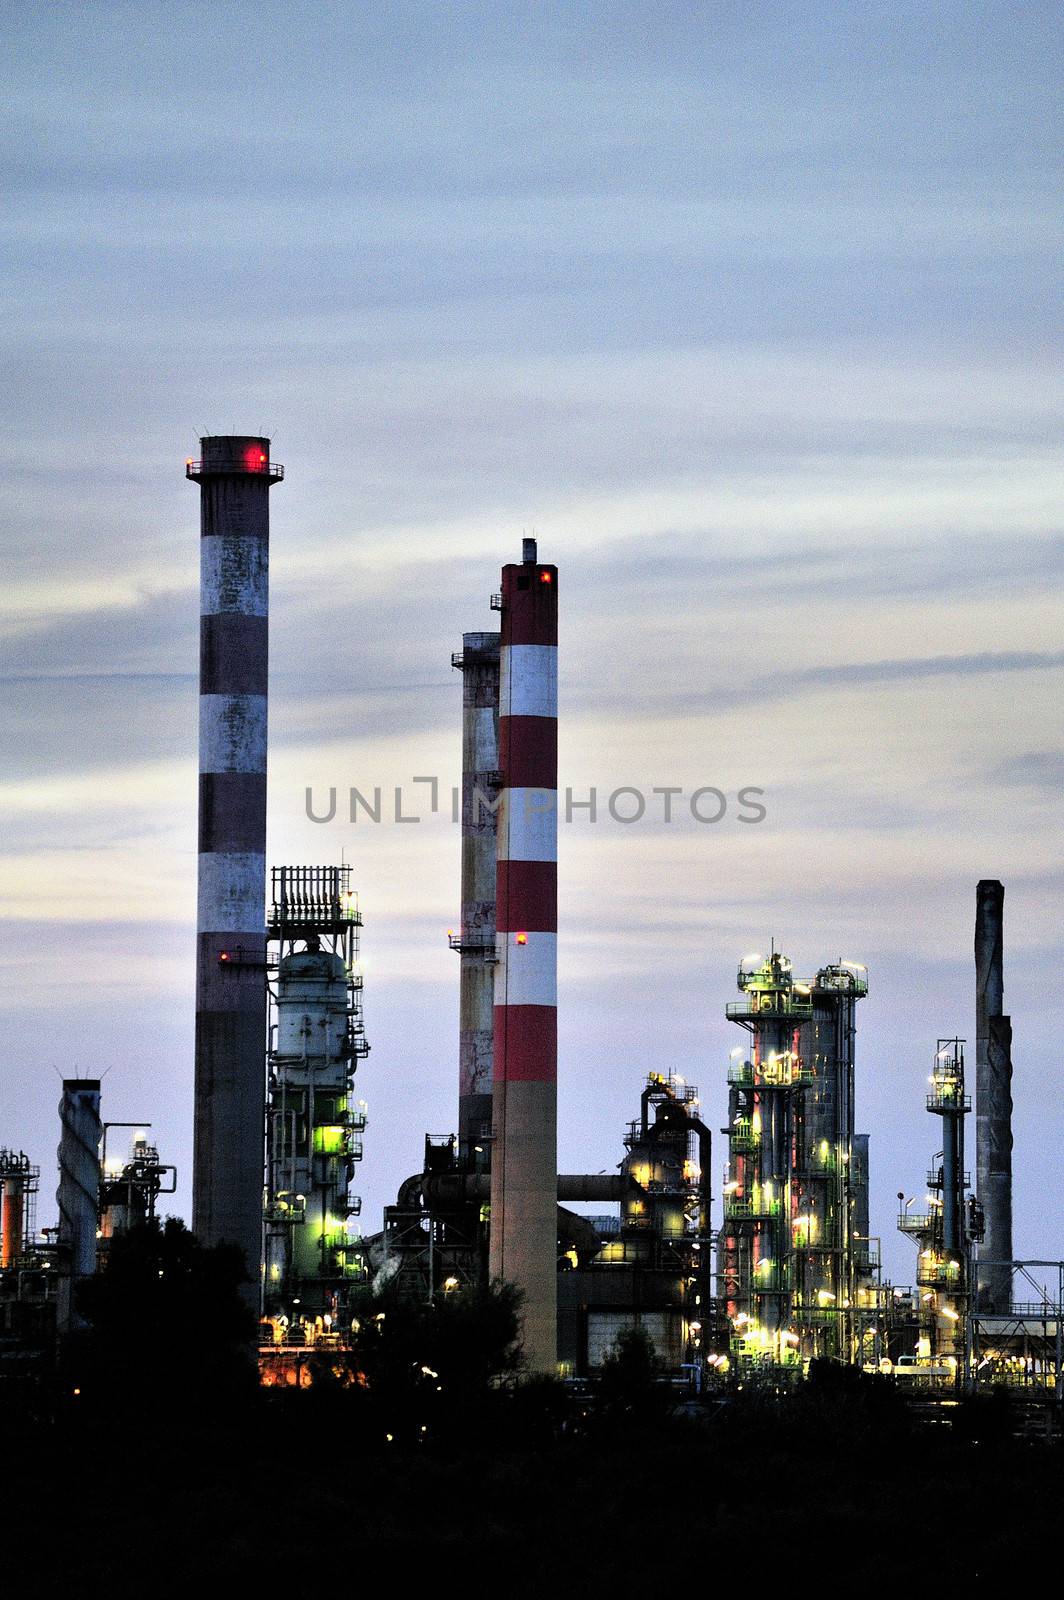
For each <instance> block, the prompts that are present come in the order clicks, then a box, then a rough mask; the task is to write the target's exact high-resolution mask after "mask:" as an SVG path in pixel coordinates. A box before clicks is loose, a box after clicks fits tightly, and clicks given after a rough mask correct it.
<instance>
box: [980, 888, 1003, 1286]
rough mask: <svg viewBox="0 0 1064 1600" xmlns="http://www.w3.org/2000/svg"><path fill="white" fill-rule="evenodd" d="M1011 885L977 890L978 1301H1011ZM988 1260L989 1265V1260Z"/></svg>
mask: <svg viewBox="0 0 1064 1600" xmlns="http://www.w3.org/2000/svg"><path fill="white" fill-rule="evenodd" d="M1004 922H1005V890H1004V887H1003V886H1002V884H1000V883H999V882H998V881H997V879H996V878H982V879H980V882H979V885H978V888H977V889H976V897H975V1047H976V1056H975V1107H976V1114H975V1159H976V1193H977V1194H978V1196H979V1199H980V1201H981V1202H982V1206H983V1213H984V1216H985V1218H986V1234H985V1237H984V1240H983V1244H982V1246H981V1248H980V1251H979V1256H980V1266H979V1275H978V1293H977V1298H978V1307H979V1310H980V1311H985V1312H1006V1311H1008V1310H1009V1308H1010V1306H1011V1303H1012V1271H1011V1267H1010V1265H1009V1263H1010V1262H1011V1261H1012V1019H1011V1018H1010V1017H1007V1016H1005V1015H1004V1014H1003V1010H1002V1008H1003V1006H1004V1003H1005V984H1004V963H1003V946H1004ZM984 1261H985V1262H986V1263H987V1265H986V1266H983V1265H982V1263H983V1262H984Z"/></svg>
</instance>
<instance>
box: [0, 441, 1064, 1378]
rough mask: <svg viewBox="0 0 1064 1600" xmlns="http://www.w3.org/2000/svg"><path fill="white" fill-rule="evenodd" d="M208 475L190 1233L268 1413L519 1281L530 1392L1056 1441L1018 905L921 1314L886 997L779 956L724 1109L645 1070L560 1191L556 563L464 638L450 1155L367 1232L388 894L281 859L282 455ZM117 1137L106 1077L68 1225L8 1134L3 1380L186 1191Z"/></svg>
mask: <svg viewBox="0 0 1064 1600" xmlns="http://www.w3.org/2000/svg"><path fill="white" fill-rule="evenodd" d="M186 475H187V477H188V478H189V479H190V480H191V481H192V482H194V483H195V484H197V485H198V487H199V495H200V516H201V539H200V551H201V601H202V603H201V648H200V677H199V685H200V699H199V707H200V732H199V752H200V760H199V855H198V910H197V932H196V989H195V1009H196V1035H195V1103H194V1158H193V1159H194V1166H193V1173H192V1195H193V1201H192V1227H193V1231H194V1233H195V1235H196V1237H197V1238H198V1239H199V1240H200V1241H201V1242H202V1243H204V1244H206V1245H213V1244H216V1243H220V1242H226V1243H229V1244H232V1245H236V1246H238V1247H239V1248H240V1250H241V1251H242V1252H243V1256H244V1258H245V1260H246V1262H247V1264H248V1267H249V1282H248V1286H247V1291H246V1293H247V1296H248V1298H249V1300H250V1302H251V1304H252V1307H253V1309H254V1311H255V1313H256V1315H257V1318H258V1326H259V1351H258V1355H259V1369H260V1373H261V1376H262V1381H263V1382H264V1383H265V1384H267V1385H273V1384H289V1383H296V1384H298V1383H301V1382H302V1381H303V1378H302V1376H301V1374H302V1373H304V1371H305V1369H306V1363H307V1362H308V1361H309V1360H310V1358H311V1357H312V1356H313V1355H314V1354H315V1353H320V1352H321V1351H323V1350H328V1351H334V1352H338V1353H342V1352H343V1350H344V1348H345V1344H346V1343H347V1341H348V1339H349V1337H350V1334H351V1330H352V1327H353V1325H355V1324H356V1323H357V1316H358V1311H359V1307H360V1306H361V1305H363V1304H364V1303H365V1297H366V1296H367V1295H370V1294H373V1293H380V1292H382V1291H383V1290H385V1289H387V1291H388V1292H389V1293H390V1294H392V1295H395V1296H397V1297H399V1298H400V1299H402V1298H403V1297H407V1298H408V1299H409V1300H411V1301H417V1302H420V1303H425V1302H428V1301H432V1300H433V1299H434V1297H436V1296H439V1295H461V1294H463V1293H464V1292H466V1291H467V1290H470V1289H475V1288H477V1287H480V1286H484V1285H486V1284H489V1283H492V1282H496V1281H502V1282H505V1283H510V1284H513V1285H515V1286H516V1288H517V1289H518V1290H519V1291H520V1295H521V1302H520V1304H521V1311H520V1315H521V1344H522V1359H523V1369H522V1370H523V1372H524V1373H526V1374H529V1375H546V1376H560V1377H563V1378H568V1379H572V1380H575V1381H578V1382H593V1381H594V1379H595V1376H596V1374H597V1373H598V1372H600V1371H601V1369H602V1367H603V1363H604V1362H606V1360H607V1358H608V1357H609V1356H610V1353H611V1352H612V1351H613V1350H614V1349H615V1348H616V1345H617V1340H618V1337H619V1336H620V1335H621V1334H623V1333H624V1332H625V1331H626V1330H629V1329H639V1330H641V1331H642V1333H643V1334H645V1335H646V1336H647V1338H648V1339H649V1340H650V1341H651V1342H652V1345H653V1347H654V1350H655V1352H656V1354H657V1357H658V1358H659V1361H660V1363H661V1369H662V1371H663V1372H664V1373H665V1374H666V1375H668V1376H669V1377H671V1378H672V1379H673V1380H674V1381H675V1382H676V1383H677V1384H679V1383H683V1384H686V1385H687V1386H688V1387H689V1388H690V1390H691V1391H692V1392H693V1393H707V1392H716V1391H718V1390H720V1389H722V1388H727V1387H728V1386H729V1385H735V1384H754V1383H756V1382H766V1383H769V1384H772V1385H775V1386H782V1387H784V1388H786V1386H787V1385H788V1384H789V1383H791V1382H792V1381H793V1380H794V1379H796V1378H797V1377H799V1376H800V1375H801V1374H803V1373H805V1372H807V1371H808V1370H809V1368H810V1364H811V1363H813V1362H815V1361H828V1362H834V1363H839V1364H843V1365H846V1366H849V1367H856V1368H859V1369H863V1370H864V1371H866V1372H870V1373H882V1374H890V1375H893V1377H894V1378H895V1380H896V1381H897V1383H898V1384H899V1386H902V1385H906V1386H908V1387H909V1389H910V1390H911V1391H912V1392H913V1393H919V1394H920V1395H921V1396H923V1397H924V1398H926V1399H927V1400H929V1401H933V1400H934V1398H935V1397H936V1396H938V1397H941V1399H942V1401H943V1403H948V1402H949V1400H950V1397H953V1396H955V1395H956V1394H957V1393H958V1392H961V1391H965V1392H967V1391H971V1390H973V1389H978V1388H980V1387H981V1386H991V1385H1001V1384H1008V1385H1010V1386H1012V1387H1014V1388H1016V1389H1018V1390H1022V1391H1023V1393H1024V1394H1025V1395H1026V1396H1027V1397H1028V1398H1029V1399H1030V1400H1031V1401H1032V1403H1038V1404H1044V1405H1045V1406H1047V1407H1053V1406H1055V1407H1057V1408H1058V1409H1059V1407H1060V1405H1061V1404H1062V1402H1064V1343H1062V1325H1061V1321H1060V1314H1061V1300H1062V1288H1064V1263H1058V1262H1055V1261H1039V1262H1022V1261H1016V1260H1015V1259H1014V1256H1013V1243H1012V1153H1011V1152H1012V1097H1011V1079H1012V1026H1011V1021H1010V1018H1009V1017H1008V1016H1007V1015H1006V1014H1005V1013H1004V1009H1003V1008H1004V947H1003V930H1004V890H1003V887H1002V885H1001V884H1000V883H999V882H997V881H995V880H989V879H987V880H983V881H981V882H979V884H978V886H977V889H976V906H975V947H974V955H975V961H974V985H973V987H974V1000H975V1017H974V1024H975V1026H974V1052H973V1048H972V1045H971V1044H970V1043H969V1042H968V1041H966V1040H965V1039H963V1038H959V1037H948V1038H940V1039H938V1041H937V1043H936V1044H935V1046H934V1048H933V1049H932V1048H931V1046H930V1043H929V1048H928V1056H929V1060H930V1068H929V1083H928V1086H927V1095H926V1109H927V1112H928V1114H929V1116H930V1122H929V1123H928V1132H929V1135H930V1137H929V1141H928V1142H929V1146H930V1147H931V1156H930V1162H929V1168H928V1171H927V1175H926V1186H925V1183H924V1181H923V1180H921V1181H920V1182H919V1184H917V1186H916V1189H917V1192H916V1193H914V1194H911V1195H910V1194H908V1193H907V1188H908V1187H911V1186H912V1183H913V1179H914V1178H915V1177H916V1176H917V1174H915V1173H905V1172H902V1173H899V1174H898V1180H899V1181H904V1182H905V1184H906V1186H907V1187H904V1188H902V1189H901V1192H900V1194H899V1215H898V1218H897V1226H898V1228H899V1229H900V1230H901V1232H902V1233H903V1234H904V1235H905V1236H906V1238H907V1239H909V1240H911V1242H912V1244H913V1246H914V1247H915V1260H914V1266H913V1281H912V1283H911V1284H893V1283H891V1282H889V1281H887V1280H886V1279H885V1278H884V1276H883V1270H882V1264H881V1260H880V1249H879V1241H878V1237H877V1235H876V1232H875V1228H874V1225H873V1219H872V1217H871V1216H870V1205H869V1163H870V1161H871V1160H873V1159H874V1158H875V1144H874V1139H872V1138H871V1137H870V1134H869V1132H867V1131H865V1132H861V1131H859V1129H860V1126H861V1123H860V1111H859V1107H860V1088H861V1073H860V1062H859V1050H858V1021H859V1014H860V1010H861V1006H860V1002H861V1001H862V1000H863V999H864V998H865V996H866V995H867V993H868V987H869V979H868V974H867V972H866V971H865V968H864V967H863V966H862V965H861V964H860V963H859V962H856V961H852V960H842V959H833V958H831V956H830V954H829V952H827V951H822V952H821V959H822V964H821V965H818V966H816V967H815V968H808V969H804V970H805V972H806V975H805V976H802V975H800V974H801V971H802V970H803V969H798V970H796V969H795V967H794V966H793V964H792V960H791V958H790V956H789V955H788V954H786V953H784V952H783V951H780V950H777V949H776V948H775V947H774V946H772V947H770V949H769V950H768V953H767V954H766V953H763V952H758V953H757V954H752V955H747V956H745V957H744V958H743V959H742V960H741V961H740V962H739V965H738V973H737V989H736V990H735V991H733V993H736V994H737V997H736V998H732V999H727V1000H725V996H724V991H725V975H724V974H721V975H720V990H719V993H720V1003H721V1004H722V1007H723V1011H724V1015H725V1016H726V1018H727V1020H728V1021H729V1022H730V1023H732V1024H734V1025H735V1029H736V1030H737V1032H736V1034H734V1035H733V1037H738V1039H739V1043H737V1044H736V1046H735V1048H734V1050H733V1051H732V1053H731V1057H730V1061H729V1062H728V1063H726V1064H722V1067H721V1071H720V1076H719V1080H718V1081H717V1082H714V1083H713V1084H711V1085H709V1086H707V1085H705V1084H703V1086H702V1093H701V1094H700V1092H699V1089H698V1088H697V1087H696V1086H695V1085H694V1084H692V1083H690V1082H685V1081H684V1079H683V1078H681V1077H679V1076H678V1075H676V1074H675V1072H674V1071H672V1070H671V1069H670V1068H669V1067H667V1066H661V1067H659V1068H658V1069H657V1070H651V1071H649V1072H648V1073H647V1074H646V1078H645V1084H644V1086H643V1088H642V1092H641V1095H640V1098H639V1104H638V1107H636V1106H634V1105H633V1108H632V1109H633V1113H634V1115H633V1118H632V1120H631V1122H630V1123H629V1124H628V1126H627V1128H626V1129H624V1130H623V1131H621V1130H619V1140H618V1160H617V1162H616V1167H615V1170H614V1171H612V1172H605V1173H589V1172H572V1173H564V1172H563V1173H559V1171H558V1155H557V1147H558V1139H557V1131H558V1102H557V1078H558V1059H557V1055H558V1053H557V1037H558V1034H557V1004H558V991H557V934H558V927H559V906H558V892H557V881H558V875H557V855H558V852H557V803H556V796H557V790H558V721H557V719H558V696H557V687H558V660H557V656H558V614H559V592H560V591H559V570H558V568H557V566H555V565H553V564H551V563H549V562H544V561H541V560H540V556H539V551H538V548H537V543H536V541H535V540H534V539H528V538H526V539H525V540H524V541H523V547H522V549H521V559H520V560H519V561H514V562H511V563H507V564H506V565H504V566H503V568H502V574H501V580H500V582H499V584H498V587H497V589H496V590H495V592H494V593H492V592H491V591H490V589H489V585H488V581H487V573H486V574H485V580H486V581H485V602H486V603H487V602H488V601H489V599H490V607H491V609H492V610H493V611H494V612H496V613H497V618H498V627H497V630H496V631H477V632H469V633H465V634H464V635H463V637H462V642H461V649H460V650H457V651H455V652H454V653H453V654H452V655H451V663H452V666H453V667H454V669H455V670H456V672H457V673H458V674H459V675H460V682H461V713H460V726H459V715H458V709H457V705H456V715H455V738H456V742H457V741H458V740H459V739H460V743H461V751H462V781H461V912H460V921H459V926H458V928H457V929H456V930H453V931H452V932H451V934H450V935H449V939H450V944H451V947H452V948H453V950H454V951H455V953H456V955H457V957H458V961H457V979H458V1002H459V1003H458V1011H459V1030H458V1037H457V1039H456V1040H455V1042H454V1055H455V1056H456V1057H457V1068H458V1071H457V1096H456V1103H455V1119H454V1132H453V1133H451V1134H448V1135H446V1136H442V1137H441V1136H439V1135H428V1134H426V1136H425V1140H424V1158H423V1161H422V1163H421V1169H420V1170H419V1171H415V1172H412V1173H409V1174H406V1175H405V1176H402V1181H400V1182H398V1183H397V1186H396V1190H395V1195H396V1197H395V1200H394V1202H393V1203H392V1204H390V1205H388V1206H387V1207H385V1209H384V1213H383V1216H382V1217H380V1218H379V1219H373V1220H372V1221H370V1220H369V1219H365V1218H362V1217H361V1216H360V1210H361V1206H360V1202H359V1200H358V1198H357V1196H356V1195H355V1194H354V1193H353V1191H352V1185H353V1182H354V1178H355V1169H356V1166H357V1164H358V1163H359V1162H360V1161H361V1160H362V1156H363V1134H364V1131H365V1128H366V1107H365V1103H364V1101H363V1100H362V1099H361V1097H360V1085H359V1078H358V1069H359V1067H360V1065H361V1064H362V1063H363V1062H364V1060H365V1058H366V1056H367V1054H368V1052H369V1043H368V1041H367V1037H366V1032H365V1028H364V1023H363V995H362V979H361V976H360V969H359V941H360V938H361V931H362V915H361V909H360V905H359V900H358V895H357V892H356V887H355V885H356V878H357V863H356V864H355V865H354V866H352V865H349V864H346V863H341V864H336V863H315V864H309V865H273V864H270V863H268V861H267V854H266V807H267V785H266V758H267V728H268V712H267V692H268V682H267V678H268V671H267V666H268V634H269V507H270V492H271V490H272V489H273V488H274V487H275V486H276V485H277V484H279V483H280V482H281V481H282V480H283V477H284V471H283V468H282V467H280V466H279V465H277V464H276V463H275V462H273V461H272V460H271V457H270V442H269V440H268V439H265V438H259V437H245V436H240V437H232V436H225V437H206V438H204V439H202V440H201V445H200V455H199V458H198V459H190V460H189V461H188V462H187V463H186ZM445 647H446V643H445V641H441V647H440V648H441V653H442V652H443V651H444V650H445ZM457 698H458V697H457V695H456V701H457ZM367 848H368V847H367ZM562 921H563V926H564V907H563V908H562ZM966 1051H967V1056H968V1062H969V1063H970V1061H971V1057H972V1054H973V1053H974V1073H973V1071H972V1069H971V1066H970V1065H969V1064H967V1063H966ZM973 1088H974V1106H973V1093H972V1091H973ZM709 1103H712V1104H714V1105H717V1106H718V1107H719V1111H718V1112H717V1113H713V1114H711V1113H710V1112H708V1111H707V1109H706V1106H707V1104H709ZM145 1109H146V1110H148V1111H150V1107H149V1108H145ZM973 1110H974V1117H973ZM104 1112H105V1107H104V1105H103V1097H102V1091H101V1084H100V1082H99V1081H98V1080H95V1079H68V1080H66V1081H64V1083H63V1088H62V1098H61V1102H60V1106H59V1123H58V1128H59V1149H58V1172H59V1181H58V1192H57V1204H58V1218H57V1221H56V1223H55V1224H54V1225H49V1226H46V1227H40V1226H39V1225H38V1217H37V1204H38V1199H39V1192H40V1184H41V1176H42V1174H41V1170H40V1167H39V1165H38V1164H35V1163H34V1162H33V1161H31V1160H30V1158H29V1157H28V1156H27V1155H26V1153H25V1152H24V1151H23V1150H21V1149H19V1148H18V1142H19V1141H18V1133H17V1130H15V1129H0V1136H2V1137H3V1138H4V1140H5V1146H6V1147H5V1148H3V1149H0V1194H2V1210H0V1220H2V1228H0V1374H2V1372H3V1371H4V1363H5V1362H6V1361H8V1360H15V1359H16V1358H17V1359H23V1358H24V1357H25V1356H26V1355H27V1353H32V1352H35V1351H36V1352H46V1351H48V1350H49V1349H52V1348H54V1346H55V1342H56V1339H57V1338H62V1336H64V1335H65V1334H67V1333H69V1332H71V1331H72V1330H75V1329H76V1328H77V1327H78V1325H79V1320H80V1312H79V1308H78V1292H77V1291H78V1287H79V1285H80V1284H82V1283H83V1282H85V1280H87V1279H89V1278H91V1277H92V1275H93V1274H94V1273H96V1272H97V1271H99V1270H100V1267H101V1264H103V1263H105V1262H106V1258H107V1253H108V1250H109V1249H110V1247H111V1243H112V1241H113V1240H114V1239H115V1237H116V1236H120V1235H121V1234H123V1233H125V1232H128V1230H129V1229H130V1228H131V1227H133V1226H135V1225H137V1224H138V1223H142V1222H144V1221H147V1220H150V1219H153V1218H155V1217H156V1216H157V1215H159V1212H160V1209H161V1204H162V1200H163V1197H164V1196H165V1195H167V1194H169V1193H173V1192H174V1189H175V1187H176V1173H175V1171H174V1168H173V1166H171V1165H168V1164H166V1163H165V1162H164V1161H163V1160H161V1159H160V1154H159V1150H158V1148H157V1147H156V1145H155V1143H154V1141H153V1138H152V1135H151V1124H150V1123H149V1122H144V1123H141V1124H139V1125H136V1126H134V1125H132V1124H114V1123H110V1124H109V1123H107V1122H106V1121H105V1120H104ZM718 1118H719V1119H721V1120H720V1121H718ZM714 1124H716V1126H714ZM714 1134H716V1136H717V1139H718V1140H719V1144H718V1150H717V1153H716V1156H715V1154H714V1149H713V1140H714ZM973 1137H974V1161H973V1159H972V1140H973ZM164 1143H165V1141H164ZM370 1157H371V1158H372V1148H371V1150H370ZM715 1160H716V1161H717V1162H718V1165H719V1169H720V1171H721V1174H722V1176H721V1180H720V1182H719V1192H717V1193H715V1192H714V1186H713V1177H714V1170H715V1169H714V1161H715ZM973 1172H974V1179H975V1181H974V1187H973V1184H972V1176H973ZM397 1176H399V1175H397ZM924 1194H926V1198H919V1199H918V1195H919V1196H923V1195H924ZM574 1207H580V1208H581V1209H579V1210H577V1209H573V1208H574ZM891 1225H892V1226H893V1221H892V1224H891Z"/></svg>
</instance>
